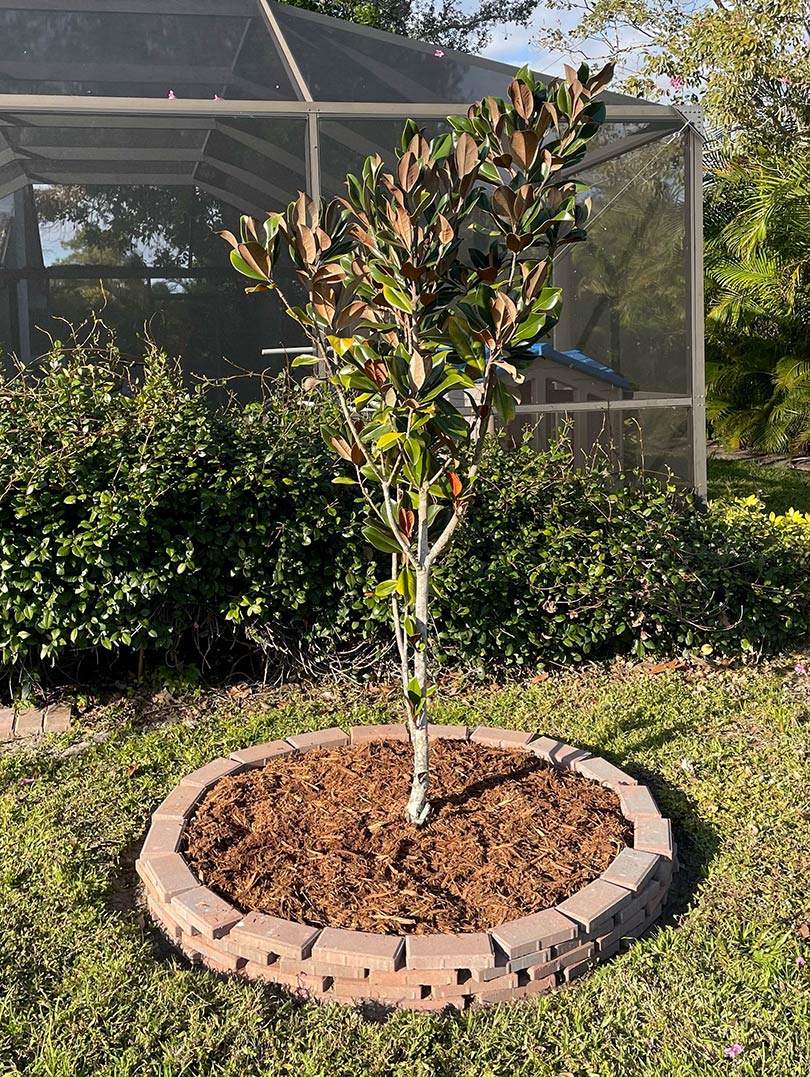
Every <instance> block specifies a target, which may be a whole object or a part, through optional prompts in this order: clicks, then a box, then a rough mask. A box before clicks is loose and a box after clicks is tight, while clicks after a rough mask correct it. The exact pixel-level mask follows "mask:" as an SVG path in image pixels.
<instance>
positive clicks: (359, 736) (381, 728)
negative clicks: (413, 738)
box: [349, 722, 410, 744]
mask: <svg viewBox="0 0 810 1077" xmlns="http://www.w3.org/2000/svg"><path fill="white" fill-rule="evenodd" d="M349 736H350V739H351V742H352V744H370V743H371V742H372V741H375V740H397V741H405V742H406V743H407V742H408V741H409V740H410V737H409V736H408V727H407V726H406V725H405V724H404V723H402V722H384V723H382V724H380V725H353V726H352V727H351V729H350V730H349Z"/></svg>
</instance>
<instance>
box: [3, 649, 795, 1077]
mask: <svg viewBox="0 0 810 1077" xmlns="http://www.w3.org/2000/svg"><path fill="white" fill-rule="evenodd" d="M654 668H655V667H654ZM392 698H393V697H392ZM439 707H440V713H439V718H440V719H441V720H444V721H467V722H469V723H476V722H484V723H487V724H503V725H509V726H512V727H520V728H526V729H538V730H542V731H544V732H546V733H549V734H551V735H553V736H557V737H562V738H566V739H568V740H570V741H572V742H574V743H577V744H582V745H584V746H586V747H588V748H590V749H591V750H593V751H596V752H598V753H599V754H601V755H604V756H607V757H608V758H610V759H612V760H614V761H616V762H618V763H621V764H622V765H623V766H626V767H627V768H628V769H629V770H630V771H631V772H632V773H633V774H635V775H636V776H638V777H639V778H643V779H644V780H645V781H648V782H649V783H650V784H651V787H652V789H653V791H654V793H655V795H656V796H657V797H658V799H659V802H660V804H661V805H662V807H663V809H664V810H665V811H666V812H667V813H669V814H670V815H671V816H672V818H673V820H674V825H675V828H676V837H677V840H678V842H679V846H680V853H681V860H682V864H683V868H682V872H681V874H680V876H679V879H678V882H677V884H676V887H675V889H674V891H673V894H672V895H671V898H670V901H669V904H668V906H667V909H666V917H665V920H664V922H663V923H662V924H661V925H660V926H659V927H657V928H656V929H655V930H654V931H653V932H652V933H651V934H650V936H649V937H648V938H646V939H644V940H643V941H642V942H640V943H636V944H634V945H633V946H632V947H631V948H630V949H629V951H628V952H627V953H624V954H622V955H621V956H618V957H617V958H615V959H613V960H612V961H610V962H609V963H608V964H607V965H606V966H604V967H602V968H600V969H598V970H596V971H595V972H593V973H592V974H591V975H589V976H587V977H585V978H584V979H582V980H580V981H578V982H576V983H575V984H572V985H570V986H569V987H566V988H564V989H561V990H559V991H558V992H556V993H555V994H553V995H551V996H548V997H545V998H542V999H540V1000H538V1001H534V1002H531V1003H528V1004H519V1005H514V1006H504V1007H500V1008H495V1009H488V1010H477V1011H471V1012H467V1013H465V1014H462V1015H460V1016H455V1017H441V1016H424V1015H410V1014H407V1013H398V1014H396V1015H395V1016H393V1017H391V1018H389V1019H388V1020H386V1021H384V1022H382V1023H370V1022H367V1021H364V1020H363V1018H362V1017H361V1016H360V1015H359V1014H358V1013H357V1012H355V1011H353V1010H351V1009H342V1008H337V1007H328V1008H321V1007H318V1006H316V1005H311V1004H307V1005H301V1004H298V1003H295V1002H292V1001H290V1000H288V999H284V998H282V997H280V996H278V995H274V994H273V993H272V991H270V990H268V989H267V988H264V987H262V986H258V985H253V984H248V983H242V982H238V981H234V980H227V979H223V978H220V977H218V976H215V975H213V974H210V973H208V972H205V971H203V970H201V969H198V968H192V967H190V966H188V965H187V964H185V963H184V962H183V961H181V960H180V959H178V957H177V956H176V955H173V954H171V953H169V952H168V951H167V949H166V947H165V946H164V944H163V943H162V942H161V940H160V939H159V937H158V935H157V934H156V932H155V931H154V929H153V928H152V927H151V926H150V925H149V923H148V922H147V921H146V919H145V918H144V916H143V913H142V910H141V908H140V905H139V898H138V895H137V891H136V888H135V885H134V878H133V872H132V861H133V857H134V855H135V854H136V851H137V849H138V846H139V842H140V841H141V840H142V838H143V835H144V831H145V828H146V823H147V818H148V815H149V812H150V811H151V809H152V808H153V807H154V805H155V804H156V803H157V801H158V800H159V799H160V798H161V797H162V796H163V795H164V794H165V793H166V791H167V790H168V789H169V788H170V787H171V786H172V785H173V784H174V782H176V781H177V780H178V778H179V777H180V776H181V775H182V774H184V773H185V772H187V771H188V770H190V769H192V768H193V767H196V766H197V765H199V764H201V763H203V762H205V761H206V760H208V759H210V758H212V757H214V756H216V755H220V754H222V753H223V752H226V751H229V750H233V749H234V748H236V747H238V746H241V745H247V744H250V743H255V742H257V741H260V740H266V739H271V738H274V737H278V736H283V735H284V734H288V733H290V732H292V731H294V730H302V729H308V728H313V727H316V726H319V725H331V724H334V723H335V722H336V721H338V722H345V723H350V722H364V721H378V720H383V719H384V718H385V716H386V702H385V697H384V695H382V694H380V693H379V692H378V693H377V694H373V693H372V692H371V691H368V692H360V691H359V690H358V691H357V692H349V691H348V690H347V689H345V688H339V687H334V686H333V687H331V688H324V687H320V688H318V689H314V688H313V689H311V690H303V689H289V690H284V691H279V692H270V693H268V692H265V693H262V692H259V691H255V692H249V691H247V690H245V691H244V694H236V693H233V694H229V693H227V692H221V693H199V694H196V695H191V696H186V698H185V699H184V700H183V701H179V702H178V701H176V700H173V699H172V698H170V697H169V698H167V697H166V693H165V692H164V693H162V694H161V695H160V696H158V698H157V701H155V702H153V701H150V700H139V699H135V698H132V699H128V700H127V699H122V700H120V701H117V702H113V703H112V704H109V705H108V706H106V707H104V708H100V709H96V710H94V711H92V712H89V714H88V718H87V719H86V721H85V729H84V730H82V731H77V732H76V733H75V734H73V735H71V737H70V738H63V739H62V740H61V741H59V742H55V743H53V744H51V745H46V746H43V747H42V748H41V749H40V750H39V751H27V752H16V753H14V754H7V755H6V756H4V757H3V758H2V759H0V789H2V793H1V794H0V812H2V818H0V968H2V979H3V988H4V989H3V992H2V997H0V1073H2V1074H3V1075H4V1077H6V1075H12V1074H20V1075H22V1074H25V1077H45V1075H47V1077H84V1075H90V1074H93V1075H102V1074H103V1075H109V1077H125V1075H130V1074H132V1075H138V1077H153V1075H154V1077H175V1075H178V1077H179V1075H181V1074H193V1075H195V1077H196V1075H209V1074H211V1075H214V1074H216V1075H234V1077H254V1075H255V1077H259V1075H267V1077H271V1075H272V1077H276V1075H288V1074H289V1075H291V1077H292V1075H295V1077H310V1075H311V1077H314V1075H329V1077H335V1075H338V1077H343V1075H347V1077H351V1075H361V1074H362V1075H383V1074H385V1075H388V1074H391V1075H399V1077H437V1075H445V1074H446V1075H448V1077H450V1075H452V1077H468V1075H476V1077H501V1075H507V1074H508V1075H510V1077H512V1075H514V1077H523V1075H526V1077H528V1075H533V1077H535V1075H536V1077H546V1075H552V1074H554V1075H560V1077H562V1075H564V1074H568V1075H576V1077H580V1075H581V1077H596V1075H599V1077H603V1075H604V1077H608V1075H609V1077H614V1075H615V1077H620V1075H621V1077H641V1075H650V1077H653V1075H655V1077H661V1075H669V1074H673V1075H678V1077H689V1075H701V1077H703V1075H710V1074H726V1073H735V1074H746V1075H754V1074H756V1075H761V1074H763V1075H764V1074H766V1075H767V1077H782V1075H784V1077H798V1075H802V1074H806V1073H808V1072H810V1035H809V1031H810V948H808V951H807V959H808V963H807V965H805V966H802V965H801V962H799V961H798V960H797V959H798V958H799V956H800V953H801V945H802V944H801V941H800V936H799V933H798V930H797V929H798V928H799V926H800V925H801V924H803V923H806V922H807V920H808V919H810V896H809V894H808V886H807V879H808V875H809V874H810V852H808V850H809V849H810V813H809V812H808V799H807V789H808V782H810V754H808V748H809V747H810V746H808V741H807V732H808V714H809V713H810V680H807V679H805V678H804V677H803V676H802V675H800V674H797V673H796V672H795V670H794V668H793V661H791V662H790V663H789V664H787V665H785V666H783V667H768V668H764V667H759V668H753V667H751V668H746V667H741V668H737V669H730V668H727V669H722V668H721V669H717V668H715V669H712V668H710V667H708V666H702V665H696V666H693V667H690V668H687V669H681V670H677V669H665V670H664V671H663V672H658V673H656V672H652V671H651V670H649V669H642V668H639V667H629V666H625V665H617V666H614V667H613V668H612V669H599V668H595V669H591V670H589V671H585V672H582V673H566V674H561V675H559V676H554V677H551V678H549V679H548V680H545V681H535V682H532V681H528V682H526V683H522V684H515V685H511V686H506V687H498V688H495V687H489V688H487V687H479V688H477V689H474V690H469V691H465V690H462V689H461V688H456V689H452V687H451V688H448V689H447V690H446V691H445V693H444V700H443V702H442V703H441V704H440V705H439ZM105 730H107V731H111V735H110V736H109V738H108V739H107V740H105V741H103V742H102V741H101V739H100V738H101V737H102V736H103V735H104V732H105ZM93 736H95V737H96V738H97V740H96V742H95V743H90V744H89V746H88V747H86V748H85V749H84V750H83V751H81V752H79V753H78V754H75V755H72V756H70V757H64V756H62V755H59V754H57V748H58V749H60V750H63V749H64V748H65V747H66V746H67V745H68V744H70V743H71V741H72V742H76V741H78V740H80V739H82V738H83V739H84V741H85V742H88V741H92V738H93ZM735 1043H739V1044H741V1045H742V1047H743V1051H742V1053H741V1054H740V1055H739V1057H738V1058H736V1059H731V1058H728V1057H726V1055H725V1053H724V1052H725V1049H726V1048H727V1047H729V1046H731V1045H732V1044H735Z"/></svg>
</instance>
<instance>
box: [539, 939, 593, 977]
mask: <svg viewBox="0 0 810 1077" xmlns="http://www.w3.org/2000/svg"><path fill="white" fill-rule="evenodd" d="M595 949H596V943H595V942H587V943H585V945H584V946H577V948H576V950H570V951H569V952H568V953H567V954H565V955H564V956H563V957H560V958H558V959H557V960H558V961H559V963H560V968H561V969H563V970H565V969H569V968H573V967H576V966H577V965H580V964H582V963H583V962H584V961H589V960H590V959H591V958H592V957H593V954H594V951H595ZM541 976H542V974H541V973H540V972H539V971H538V973H537V977H534V978H538V979H539V978H541Z"/></svg>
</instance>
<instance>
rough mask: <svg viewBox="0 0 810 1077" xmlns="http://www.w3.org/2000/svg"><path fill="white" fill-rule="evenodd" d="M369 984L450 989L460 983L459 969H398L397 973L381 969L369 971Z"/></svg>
mask: <svg viewBox="0 0 810 1077" xmlns="http://www.w3.org/2000/svg"><path fill="white" fill-rule="evenodd" d="M368 982H369V984H379V985H380V987H396V986H397V984H404V985H406V986H407V987H420V986H421V987H450V986H452V985H453V984H457V983H458V970H457V969H409V968H407V967H406V968H402V969H397V970H396V972H384V971H383V970H381V969H369V973H368Z"/></svg>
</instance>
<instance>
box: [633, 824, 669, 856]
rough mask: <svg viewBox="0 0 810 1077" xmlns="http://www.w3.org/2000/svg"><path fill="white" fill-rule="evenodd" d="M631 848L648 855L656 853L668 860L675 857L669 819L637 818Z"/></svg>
mask: <svg viewBox="0 0 810 1077" xmlns="http://www.w3.org/2000/svg"><path fill="white" fill-rule="evenodd" d="M633 846H634V847H635V848H636V849H641V850H643V851H645V852H648V853H658V855H659V856H663V857H665V858H666V859H668V860H672V858H673V857H674V855H675V844H674V842H673V840H672V824H671V823H670V821H669V819H655V818H645V817H639V818H638V819H636V820H635V827H634V836H633Z"/></svg>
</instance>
